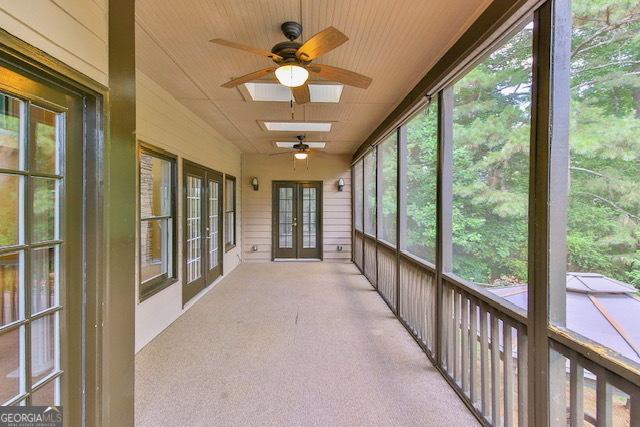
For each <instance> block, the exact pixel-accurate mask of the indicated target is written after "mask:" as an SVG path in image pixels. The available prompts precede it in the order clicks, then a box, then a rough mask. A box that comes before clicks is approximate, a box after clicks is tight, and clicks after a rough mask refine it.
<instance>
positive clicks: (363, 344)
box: [135, 262, 478, 427]
mask: <svg viewBox="0 0 640 427" xmlns="http://www.w3.org/2000/svg"><path fill="white" fill-rule="evenodd" d="M135 397H136V425H138V426H154V427H155V426H215V425H224V426H231V425H238V426H246V425H261V426H262V425H278V426H285V425H295V426H300V425H314V426H356V425H360V426H374V425H379V426H409V425H415V426H418V425H420V426H474V425H478V422H477V421H476V419H475V418H474V417H473V416H472V415H471V413H470V412H469V411H468V409H467V408H466V407H465V406H464V404H463V403H462V402H461V401H460V399H459V398H458V397H457V396H456V395H455V393H454V392H453V390H452V389H451V388H450V387H449V385H448V384H447V383H446V382H445V380H444V379H443V378H442V377H441V376H440V374H439V373H438V372H437V371H436V370H435V369H434V368H433V366H432V365H431V363H430V362H429V361H428V359H427V358H426V356H425V355H424V353H423V352H422V351H421V350H420V348H419V347H418V345H417V344H416V343H415V342H414V341H413V340H412V338H411V337H410V336H409V334H408V333H407V332H406V330H405V329H404V328H403V327H402V325H401V324H400V323H399V322H398V321H397V320H396V319H395V317H394V316H393V314H392V313H391V312H390V311H389V308H388V307H387V306H386V304H385V303H384V302H383V301H382V299H381V298H380V297H379V296H378V294H377V293H376V292H375V291H374V290H373V289H372V287H371V286H370V285H369V282H367V280H366V279H365V278H364V277H363V276H362V275H360V274H359V272H358V270H357V269H356V267H355V266H354V265H352V264H347V263H344V264H338V263H321V262H310V263H269V264H242V265H240V266H239V267H238V268H237V269H236V270H235V271H234V272H232V273H231V274H230V275H229V276H228V277H226V278H225V279H224V280H222V281H221V282H220V283H219V284H218V285H217V286H216V287H214V288H213V289H212V290H211V291H210V292H209V293H208V294H207V295H205V296H204V297H203V298H202V299H201V300H200V301H198V302H197V303H196V304H195V305H194V306H193V307H192V308H191V309H190V310H189V311H187V312H186V313H185V314H184V315H183V316H182V317H181V318H179V319H178V320H177V321H176V322H175V323H174V324H173V325H171V326H170V327H169V328H168V329H167V330H165V331H164V332H163V333H162V334H160V336H158V337H157V338H155V339H154V340H153V341H152V342H151V343H150V344H148V345H147V346H146V347H145V348H144V349H142V351H140V353H139V354H138V355H137V356H136V396H135Z"/></svg>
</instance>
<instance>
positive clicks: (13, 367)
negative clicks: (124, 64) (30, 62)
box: [0, 62, 84, 425]
mask: <svg viewBox="0 0 640 427" xmlns="http://www.w3.org/2000/svg"><path fill="white" fill-rule="evenodd" d="M83 108H84V107H83V98H82V97H81V96H79V95H76V94H74V93H71V92H68V91H66V90H65V89H62V88H58V87H57V86H54V85H52V84H49V83H48V82H46V81H45V80H40V79H38V78H36V77H33V78H31V77H28V76H26V75H25V74H22V72H20V73H19V72H17V69H13V68H11V66H9V65H3V64H2V62H0V404H4V405H27V406H36V405H38V406H40V405H45V406H50V405H64V411H65V421H66V422H67V423H68V425H79V423H80V419H81V411H82V400H83V393H82V366H83V362H82V322H83V316H82V302H83V291H84V289H83V285H82V283H83V282H82V281H83V276H82V273H83V251H82V233H83V229H82V223H83V196H82V194H83V143H84V141H83V127H84V124H83ZM76 423H78V424H76Z"/></svg>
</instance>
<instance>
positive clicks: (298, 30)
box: [280, 21, 302, 41]
mask: <svg viewBox="0 0 640 427" xmlns="http://www.w3.org/2000/svg"><path fill="white" fill-rule="evenodd" d="M280 29H281V30H282V32H283V33H284V35H285V37H286V38H288V39H289V40H291V41H294V40H295V39H297V38H298V37H300V35H301V34H302V25H301V24H299V23H297V22H294V21H287V22H285V23H283V24H282V25H281V26H280Z"/></svg>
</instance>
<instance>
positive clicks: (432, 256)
mask: <svg viewBox="0 0 640 427" xmlns="http://www.w3.org/2000/svg"><path fill="white" fill-rule="evenodd" d="M404 126H405V127H406V146H403V147H401V153H403V155H404V157H405V162H406V163H405V164H406V170H405V171H404V177H403V178H402V182H403V185H404V202H403V208H402V209H401V212H400V214H401V215H402V219H401V223H403V227H402V228H401V231H402V232H404V235H403V236H402V249H403V250H405V251H406V252H409V253H410V254H412V255H415V256H417V257H419V258H422V259H424V260H426V261H429V262H431V263H433V264H435V262H436V200H437V197H436V181H437V166H438V103H437V101H433V102H432V103H431V104H430V105H429V106H427V107H426V108H425V109H423V110H421V111H419V112H418V114H416V115H415V116H414V117H413V118H412V119H411V120H409V121H408V122H407V124H406V125H404Z"/></svg>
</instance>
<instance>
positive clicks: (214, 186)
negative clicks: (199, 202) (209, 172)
mask: <svg viewBox="0 0 640 427" xmlns="http://www.w3.org/2000/svg"><path fill="white" fill-rule="evenodd" d="M219 207H220V183H219V182H217V181H209V269H212V268H214V267H217V266H218V264H219V261H218V258H219V257H218V254H219V251H220V249H219V248H218V236H219V230H218V224H219V222H218V221H219V216H218V215H219V214H218V212H219V210H218V209H219Z"/></svg>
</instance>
